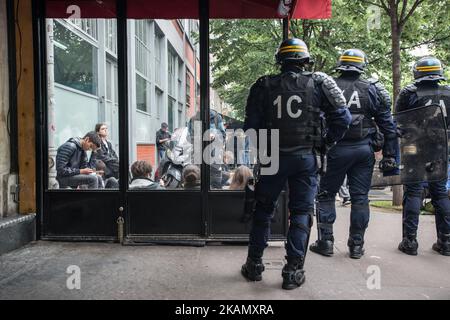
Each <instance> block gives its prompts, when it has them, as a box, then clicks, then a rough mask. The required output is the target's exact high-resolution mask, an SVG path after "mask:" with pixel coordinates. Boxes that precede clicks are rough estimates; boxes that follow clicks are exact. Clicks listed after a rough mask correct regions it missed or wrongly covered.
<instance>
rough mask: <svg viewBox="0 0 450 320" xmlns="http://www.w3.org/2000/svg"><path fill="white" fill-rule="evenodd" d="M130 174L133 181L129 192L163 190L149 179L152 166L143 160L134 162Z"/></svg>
mask: <svg viewBox="0 0 450 320" xmlns="http://www.w3.org/2000/svg"><path fill="white" fill-rule="evenodd" d="M130 170H131V174H132V176H133V179H132V180H131V183H130V190H139V189H145V190H164V189H165V188H164V187H162V186H161V185H160V184H158V183H156V182H155V181H153V180H152V179H150V177H151V176H152V170H153V169H152V166H151V165H150V163H148V162H147V161H144V160H138V161H135V162H134V163H133V164H132V165H131V168H130Z"/></svg>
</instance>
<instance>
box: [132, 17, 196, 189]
mask: <svg viewBox="0 0 450 320" xmlns="http://www.w3.org/2000/svg"><path fill="white" fill-rule="evenodd" d="M181 23H182V25H183V26H184V28H178V27H180V24H179V23H178V22H177V21H176V20H158V19H154V20H129V21H128V26H129V28H128V32H129V34H128V41H129V44H130V48H133V47H134V48H135V52H134V53H133V55H134V56H133V57H132V58H130V59H129V60H128V61H129V65H128V70H129V72H130V75H131V76H130V79H132V80H131V81H130V88H131V90H130V91H129V94H130V101H131V103H130V104H129V107H130V110H129V117H130V119H129V120H130V128H131V136H130V137H129V141H130V156H129V159H130V162H129V166H130V168H131V166H133V165H135V166H137V165H138V164H140V166H143V167H145V168H147V169H148V166H147V165H148V164H149V165H150V166H151V169H152V170H151V173H150V174H149V173H148V172H149V171H148V170H147V171H146V173H145V174H144V175H143V177H142V175H141V177H140V178H135V179H134V178H132V179H133V181H134V182H131V184H130V185H129V189H130V190H138V189H140V186H143V187H142V189H144V190H160V189H159V188H153V187H155V186H163V187H164V188H165V190H173V189H178V190H179V189H183V188H185V187H184V186H185V182H184V181H183V172H184V168H185V167H186V166H188V165H190V164H192V162H193V159H192V158H193V152H194V150H193V149H194V148H193V137H192V136H191V132H190V131H189V128H188V127H187V126H186V122H187V121H188V120H189V119H190V118H191V117H193V116H194V108H187V106H188V105H189V104H190V105H191V106H194V105H195V99H196V92H195V88H196V83H197V84H198V81H196V79H197V80H198V79H200V75H199V74H198V70H199V59H198V58H197V57H198V56H199V55H198V53H197V52H196V51H195V48H194V47H193V44H192V40H191V39H188V38H189V37H190V35H188V33H187V32H188V31H189V30H188V27H187V26H188V24H189V23H183V21H181ZM191 24H192V25H195V24H193V23H191ZM186 40H189V41H191V44H188V42H187V41H186ZM187 73H189V77H188V76H187ZM188 82H189V83H188ZM186 91H188V92H186ZM187 110H188V111H187ZM141 111H145V112H141ZM199 130H200V131H201V126H200V129H199ZM140 161H141V162H140ZM142 161H143V162H142ZM198 165H200V164H198ZM198 169H199V166H198ZM130 173H131V171H130ZM136 174H137V173H136ZM131 176H133V175H132V174H131ZM137 176H139V174H137ZM188 179H190V180H189V181H190V182H191V184H189V183H188V185H190V186H191V187H192V189H193V190H196V186H197V187H199V186H200V178H199V177H198V179H197V178H195V173H194V174H190V175H188ZM137 180H140V181H137ZM150 180H152V181H153V183H151V181H150ZM136 181H137V182H136Z"/></svg>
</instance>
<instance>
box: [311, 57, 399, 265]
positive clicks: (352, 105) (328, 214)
mask: <svg viewBox="0 0 450 320" xmlns="http://www.w3.org/2000/svg"><path fill="white" fill-rule="evenodd" d="M366 65H367V63H366V56H365V54H364V52H362V51H361V50H358V49H349V50H346V51H344V53H343V54H342V55H341V56H340V57H339V60H338V64H337V67H336V69H337V70H338V71H339V72H340V76H339V77H337V78H336V79H335V80H336V83H337V85H338V86H339V88H340V89H342V90H343V92H344V96H345V98H346V100H347V107H348V109H349V110H350V112H351V115H352V122H351V125H350V128H349V130H348V131H347V132H346V134H345V136H344V137H343V138H342V140H340V141H339V142H338V143H337V145H336V146H334V147H333V148H332V149H331V150H330V151H329V153H328V168H327V172H326V174H325V176H324V177H323V178H322V179H321V181H320V191H319V192H320V193H319V195H318V200H319V212H318V231H319V235H318V240H317V241H316V242H315V243H313V244H311V246H310V250H311V251H313V252H315V253H319V254H321V255H324V256H332V255H333V244H334V237H333V223H334V222H335V220H336V208H335V196H336V193H337V192H338V190H339V188H340V186H341V185H342V183H343V181H344V179H345V176H346V175H347V179H348V184H349V189H350V190H349V191H350V199H351V212H350V230H349V238H348V242H347V245H348V247H349V252H350V257H351V258H354V259H359V258H361V257H362V256H363V254H364V248H363V246H364V233H365V230H366V228H367V226H368V223H369V215H370V211H369V199H368V193H369V190H370V185H371V180H372V173H373V168H374V164H375V156H374V151H377V150H374V147H373V145H374V141H375V137H376V136H377V127H376V126H378V128H379V130H380V131H381V133H382V134H383V135H384V145H383V160H381V167H382V168H383V170H386V171H387V170H394V169H395V165H396V162H395V156H396V150H397V148H398V139H397V134H396V125H395V123H394V121H393V118H392V114H391V99H390V97H389V94H388V92H387V91H386V89H385V88H384V87H383V86H382V85H381V84H380V83H379V82H378V81H376V80H373V79H364V78H362V77H361V76H362V74H363V72H364V70H365V68H366Z"/></svg>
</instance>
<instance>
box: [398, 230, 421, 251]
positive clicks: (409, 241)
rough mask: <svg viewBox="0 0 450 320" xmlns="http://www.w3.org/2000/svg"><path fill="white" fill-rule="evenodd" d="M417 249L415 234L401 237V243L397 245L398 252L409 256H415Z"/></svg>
mask: <svg viewBox="0 0 450 320" xmlns="http://www.w3.org/2000/svg"><path fill="white" fill-rule="evenodd" d="M417 248H419V244H418V243H417V238H416V235H415V234H407V235H406V236H403V240H402V242H400V244H399V245H398V250H400V251H401V252H403V253H406V254H409V255H410V256H417Z"/></svg>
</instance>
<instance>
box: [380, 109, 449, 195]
mask: <svg viewBox="0 0 450 320" xmlns="http://www.w3.org/2000/svg"><path fill="white" fill-rule="evenodd" d="M394 119H395V121H396V122H397V127H398V131H399V135H400V137H399V145H400V152H399V153H400V155H399V161H398V164H399V168H398V170H396V172H395V173H396V175H392V173H390V175H389V173H383V172H381V171H380V170H379V167H378V164H377V165H375V168H374V172H373V176H372V187H381V186H392V185H398V184H407V183H417V182H432V181H439V180H444V179H447V170H448V169H447V168H448V146H447V126H446V123H445V118H444V113H443V112H442V108H441V107H440V106H439V105H437V104H432V105H428V106H423V107H419V108H415V109H411V110H407V111H402V112H398V113H396V114H394Z"/></svg>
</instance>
